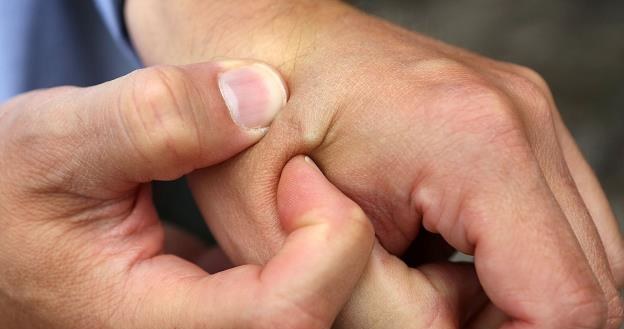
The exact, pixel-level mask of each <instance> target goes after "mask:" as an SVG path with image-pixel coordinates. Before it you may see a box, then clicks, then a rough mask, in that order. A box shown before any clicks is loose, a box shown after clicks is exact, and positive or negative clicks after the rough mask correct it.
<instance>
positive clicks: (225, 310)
mask: <svg viewBox="0 0 624 329" xmlns="http://www.w3.org/2000/svg"><path fill="white" fill-rule="evenodd" d="M236 63H237V64H236V65H239V64H241V63H245V62H240V61H237V62H236ZM231 65H233V64H232V62H227V63H225V62H221V63H202V64H195V65H192V66H185V67H172V66H166V67H158V68H148V69H142V70H139V71H136V72H134V73H132V74H130V75H128V76H125V77H122V78H119V79H117V80H114V81H111V82H108V83H105V84H102V85H99V86H94V87H89V88H76V87H59V88H53V89H48V90H39V91H34V92H30V93H27V94H24V95H20V96H18V97H15V98H14V99H12V100H10V101H9V102H7V103H6V104H2V105H1V106H0V154H1V155H2V156H0V168H2V170H0V226H1V227H2V229H1V230H0V327H1V328H6V329H13V328H15V329H33V328H46V329H84V328H127V329H146V328H182V329H197V328H204V329H209V328H215V329H217V328H302V329H323V328H328V327H329V326H330V325H331V324H332V322H333V321H334V318H335V317H336V316H337V314H338V313H339V311H340V310H341V309H342V307H343V305H344V304H345V302H346V301H347V299H348V298H349V297H350V295H351V293H352V291H353V288H354V287H355V286H356V284H357V283H358V280H359V278H360V276H361V275H362V273H363V271H364V269H365V267H366V264H367V263H368V260H369V256H370V252H371V249H372V247H373V243H374V236H373V228H372V226H371V225H370V222H369V220H368V219H367V218H366V216H365V215H364V213H363V211H362V210H361V209H360V208H359V207H358V206H357V205H356V204H355V203H354V202H353V201H351V200H349V199H348V198H347V197H345V196H344V195H342V194H341V193H340V192H339V191H338V190H337V189H336V188H335V187H333V186H332V185H331V184H330V183H329V182H328V181H327V180H326V179H325V178H324V177H323V176H322V174H321V173H320V172H319V170H318V168H317V167H316V166H314V165H313V163H311V161H305V160H304V158H303V157H300V158H296V159H293V160H292V161H291V162H290V163H289V165H288V167H287V168H286V169H285V170H284V171H283V174H282V176H281V180H283V181H284V184H281V185H282V187H281V188H280V190H281V192H280V193H281V194H282V195H286V196H287V197H282V198H280V199H281V200H282V202H280V211H279V212H280V214H281V216H280V218H281V220H280V224H281V225H283V227H284V230H285V231H286V232H288V239H287V241H286V242H285V243H284V245H283V248H281V250H280V251H279V252H278V253H277V254H276V255H275V257H273V258H272V260H271V261H269V262H268V263H266V264H265V265H264V266H262V267H261V266H257V265H244V266H238V267H234V268H232V269H229V270H226V271H223V272H219V273H216V274H212V275H211V274H209V273H207V272H206V271H204V270H203V269H202V268H200V267H199V266H197V265H196V264H194V263H192V262H189V261H187V260H185V259H183V258H181V257H178V256H177V255H175V254H173V253H172V252H175V251H174V250H171V249H169V250H168V249H167V248H166V247H167V246H166V244H165V242H164V236H165V234H166V233H165V227H163V226H162V225H161V223H160V220H159V219H158V215H157V213H156V210H155V208H154V205H153V202H152V198H151V194H150V182H151V181H152V180H170V179H176V178H179V177H181V176H183V175H185V174H188V173H189V172H191V171H193V170H194V169H195V168H205V167H209V166H210V165H214V164H216V163H219V162H222V161H224V160H226V159H228V158H230V157H232V156H234V155H236V154H237V153H238V152H240V151H242V150H244V149H245V148H247V147H249V146H250V145H252V144H254V143H255V142H257V141H258V140H259V139H260V138H262V136H263V135H264V133H263V132H264V131H265V130H258V129H256V130H250V129H246V128H245V129H243V128H242V127H240V126H238V125H236V124H235V123H234V121H233V120H232V118H231V117H230V115H229V111H228V110H227V109H226V106H225V104H224V102H223V100H222V99H221V96H220V95H221V94H220V92H219V88H218V87H217V78H218V76H219V75H220V74H222V73H223V72H224V71H225V70H226V69H227V68H231ZM249 76H250V75H249V74H248V75H247V77H249ZM256 79H259V78H257V77H256ZM248 87H249V86H248ZM281 88H283V87H281ZM257 89H258V90H260V91H258V92H263V90H265V89H266V85H260V86H259V87H258V88H257ZM278 110H279V109H278ZM293 181H296V182H298V183H301V184H300V185H295V184H292V183H290V182H293Z"/></svg>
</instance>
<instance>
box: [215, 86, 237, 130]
mask: <svg viewBox="0 0 624 329" xmlns="http://www.w3.org/2000/svg"><path fill="white" fill-rule="evenodd" d="M219 91H220V92H221V97H222V98H223V101H224V102H225V106H226V107H227V109H228V111H229V112H230V116H231V117H232V120H234V122H235V123H236V124H240V113H239V111H238V107H239V103H238V97H237V96H236V93H235V92H234V90H232V87H230V85H228V84H227V83H226V82H224V81H222V80H221V79H219Z"/></svg>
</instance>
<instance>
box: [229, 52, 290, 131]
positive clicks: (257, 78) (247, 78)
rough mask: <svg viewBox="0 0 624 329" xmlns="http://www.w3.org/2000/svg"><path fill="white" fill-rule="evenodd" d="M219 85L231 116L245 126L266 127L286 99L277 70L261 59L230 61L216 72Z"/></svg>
mask: <svg viewBox="0 0 624 329" xmlns="http://www.w3.org/2000/svg"><path fill="white" fill-rule="evenodd" d="M232 63H238V65H241V64H240V63H241V62H232ZM219 89H220V90H221V95H222V96H223V100H224V101H225V105H226V106H227V108H228V110H229V111H230V115H231V116H232V119H233V120H234V122H236V123H237V124H238V125H240V126H243V127H244V128H264V127H268V126H269V125H270V124H271V122H272V121H273V119H274V118H275V116H276V115H277V113H278V112H279V111H280V110H281V109H282V108H283V107H284V105H286V101H287V99H288V91H287V89H286V84H285V83H284V80H282V78H281V76H280V75H279V73H277V72H276V71H275V70H274V69H273V68H271V67H269V66H268V65H265V64H260V63H253V64H242V66H235V65H234V64H233V67H232V68H228V69H226V70H225V71H224V72H223V73H221V74H220V75H219Z"/></svg>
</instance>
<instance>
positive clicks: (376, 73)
mask: <svg viewBox="0 0 624 329" xmlns="http://www.w3.org/2000/svg"><path fill="white" fill-rule="evenodd" d="M127 4H128V5H127V6H128V7H127V17H128V23H129V28H130V32H131V35H132V38H133V41H134V42H135V44H136V45H137V47H138V49H139V52H140V53H141V55H142V56H143V58H144V59H145V60H146V61H148V62H150V63H155V62H165V63H168V62H169V63H173V62H175V63H185V62H189V61H197V60H201V59H205V58H212V57H218V56H228V55H230V56H232V55H236V56H241V57H257V58H262V59H264V60H266V61H268V62H270V63H273V64H275V65H279V66H280V67H281V68H282V71H283V72H284V74H286V75H287V76H288V79H289V81H290V86H291V90H292V97H291V101H290V102H289V105H288V106H287V108H286V109H285V110H284V111H283V112H282V113H281V114H280V115H279V117H278V118H277V119H276V121H275V123H274V125H273V126H272V129H271V132H270V133H269V134H268V135H267V136H266V138H264V139H263V140H262V141H261V142H260V143H258V144H257V145H256V146H254V147H253V148H251V149H250V150H248V151H247V152H245V153H244V154H242V155H241V156H239V157H237V158H236V159H235V160H234V161H230V162H227V163H225V164H223V165H220V166H218V167H215V168H211V169H209V170H206V171H203V172H201V173H200V174H197V175H194V177H193V179H192V180H191V184H192V187H193V189H194V191H195V193H196V195H197V196H198V199H199V203H200V207H201V208H202V210H203V213H204V215H205V217H206V219H207V220H208V223H209V225H210V227H211V228H212V230H213V232H214V233H215V234H216V235H217V238H218V240H219V241H220V243H221V244H222V246H223V247H224V248H225V250H226V251H227V253H228V254H229V255H230V256H232V257H233V258H234V259H235V261H237V262H247V261H255V262H262V261H264V260H266V259H268V258H269V257H270V255H272V254H273V253H274V252H275V251H276V250H277V249H278V248H279V246H280V245H281V241H282V239H283V237H284V232H282V231H281V230H280V227H279V225H276V220H277V208H276V204H275V198H276V191H277V188H276V186H277V181H278V177H279V174H280V172H281V169H282V168H283V167H284V164H285V163H286V162H287V161H288V160H289V159H290V158H291V157H293V156H294V155H296V154H302V153H304V154H309V155H311V156H312V157H313V158H314V159H315V161H316V162H317V163H318V164H319V166H320V167H321V168H322V169H323V171H324V172H325V174H326V175H327V176H328V178H329V179H330V181H332V182H333V183H334V184H335V185H336V186H337V187H338V188H339V189H340V190H342V191H344V192H345V193H346V194H347V195H348V196H349V197H351V198H352V199H353V200H354V201H356V202H357V203H358V204H360V205H361V206H362V207H363V209H364V210H365V212H366V213H367V214H368V215H369V216H370V217H371V220H372V221H373V224H374V226H375V228H376V232H377V235H378V237H379V239H380V243H381V244H382V245H383V247H385V248H386V249H387V250H389V251H390V252H391V253H393V254H401V253H403V251H404V250H405V249H406V248H407V247H408V246H409V245H410V243H412V241H413V240H414V238H415V237H416V236H417V235H418V232H419V229H420V227H421V225H422V226H424V227H425V228H426V229H427V230H429V231H431V232H434V233H440V234H441V235H442V236H443V237H444V239H445V240H446V241H447V242H448V243H450V244H451V245H452V246H453V247H455V248H456V249H459V250H461V251H463V252H465V253H469V254H474V255H475V262H476V263H475V265H476V272H477V275H478V278H479V281H480V283H481V285H482V286H483V288H484V290H485V292H486V293H487V296H488V297H489V298H490V299H491V301H492V302H493V303H494V305H496V306H497V307H498V308H500V309H501V310H502V311H503V312H504V313H505V314H507V315H508V316H509V317H510V318H511V320H510V321H509V322H508V323H507V324H506V328H510V327H513V328H578V327H583V328H602V327H603V326H604V325H605V324H608V327H609V328H617V327H618V324H619V323H620V322H621V321H622V306H621V301H620V298H619V294H618V292H617V290H616V286H619V287H621V286H622V284H623V283H624V247H623V241H622V237H621V235H620V233H619V231H618V229H617V223H616V221H615V218H614V216H613V214H612V212H611V210H610V208H609V205H608V203H607V201H606V198H605V196H604V193H603V192H602V190H601V188H600V185H599V184H598V182H597V180H596V178H595V177H594V175H593V173H592V172H591V170H590V168H589V166H588V165H587V163H586V162H585V160H584V159H583V157H582V156H581V154H580V152H579V150H578V148H577V146H576V145H575V143H574V141H573V139H572V138H571V136H570V133H569V132H568V130H567V129H566V128H565V126H564V124H563V123H562V121H561V118H560V117H559V115H558V113H557V110H556V107H555V104H554V101H553V99H552V97H551V95H550V93H549V91H548V87H547V85H546V84H545V83H544V81H543V80H542V79H541V78H540V77H539V76H538V75H537V74H535V73H534V72H532V71H530V70H529V69H526V68H523V67H518V66H515V65H512V64H507V63H501V62H497V61H494V60H490V59H487V58H483V57H480V56H478V55H475V54H472V53H470V52H467V51H465V50H461V49H457V48H454V47H452V46H449V45H445V44H443V43H441V42H438V41H435V40H431V39H429V38H427V37H425V36H422V35H419V34H416V33H413V32H409V31H405V30H402V29H400V28H398V27H396V26H392V25H390V24H388V23H386V22H383V21H381V20H378V19H375V18H372V17H369V16H366V15H364V14H362V13H360V12H358V11H356V10H354V9H352V8H350V7H348V6H346V5H343V4H341V3H339V2H335V1H303V0H301V1H278V0H273V1H268V0H266V1H255V2H254V3H253V4H249V2H246V1H229V2H227V4H225V3H222V2H216V1H203V2H198V1H192V0H189V1H182V2H176V4H175V6H173V7H174V8H170V7H171V5H168V4H166V3H163V4H159V5H154V4H153V3H152V2H149V1H141V0H132V1H129V2H128V3H127ZM180 17H183V19H181V18H180ZM215 22H218V24H216V23H215ZM155 35H157V36H158V38H154V37H153V36H155ZM163 44H166V45H167V46H166V47H163V46H161V45H163ZM217 183H218V184H217ZM235 205H236V207H237V208H236V209H237V211H236V212H231V211H230V210H231V209H232V208H233V207H234V206H235ZM223 217H226V218H229V220H227V221H213V220H212V218H223ZM225 223H227V225H226V224H225ZM259 243H264V244H265V247H264V248H259V247H258V245H259ZM391 274H392V273H390V274H389V275H391ZM395 280H397V281H399V282H402V281H401V278H395ZM399 286H400V285H399ZM394 293H395V294H401V293H403V292H401V291H398V292H394ZM356 296H366V294H365V293H362V294H359V293H356ZM412 297H413V296H412ZM412 301H413V302H414V303H418V302H419V300H418V299H415V300H414V299H412ZM355 304H356V305H357V303H355ZM382 306H383V305H382ZM369 311H370V310H363V309H359V312H358V311H355V310H351V311H349V310H347V313H349V314H347V315H348V316H346V318H349V317H351V318H357V317H358V316H359V317H361V316H364V317H366V316H369V314H370V312H369ZM373 323H374V322H373Z"/></svg>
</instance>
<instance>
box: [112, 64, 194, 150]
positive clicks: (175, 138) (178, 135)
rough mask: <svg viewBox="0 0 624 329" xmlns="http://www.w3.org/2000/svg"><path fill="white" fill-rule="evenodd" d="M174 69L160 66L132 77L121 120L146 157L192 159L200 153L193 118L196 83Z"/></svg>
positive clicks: (180, 70) (121, 107)
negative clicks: (164, 156) (192, 82)
mask: <svg viewBox="0 0 624 329" xmlns="http://www.w3.org/2000/svg"><path fill="white" fill-rule="evenodd" d="M188 79H189V78H188V77H187V75H186V73H185V72H184V71H183V70H182V69H180V68H176V67H174V66H156V67H150V68H146V69H141V70H137V71H135V72H134V73H132V74H131V77H130V79H129V80H130V82H131V86H130V87H129V94H126V97H125V98H126V99H127V100H128V101H129V104H126V103H125V102H124V101H123V100H122V102H121V103H122V104H123V105H122V106H120V109H119V110H120V111H121V112H122V114H121V118H122V121H123V124H124V128H125V129H126V131H127V135H128V136H129V137H130V139H131V142H132V143H133V144H135V148H136V149H137V151H139V152H140V153H142V154H143V155H144V156H146V157H148V158H151V157H153V156H157V157H162V156H163V155H169V156H172V157H179V158H188V156H190V155H192V154H197V152H199V145H198V144H199V140H198V127H197V122H196V121H195V116H194V115H193V112H192V111H193V108H194V104H193V101H192V99H193V97H192V96H193V94H194V90H193V89H192V87H191V86H192V84H191V83H190V81H188Z"/></svg>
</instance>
